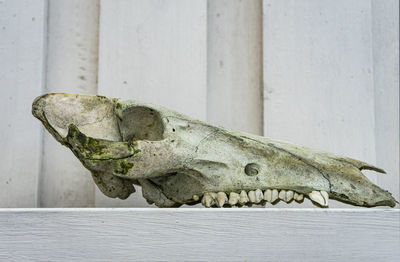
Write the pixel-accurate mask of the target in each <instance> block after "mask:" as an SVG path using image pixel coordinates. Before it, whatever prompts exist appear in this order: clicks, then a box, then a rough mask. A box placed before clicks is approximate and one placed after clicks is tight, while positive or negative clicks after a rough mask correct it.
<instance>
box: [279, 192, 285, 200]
mask: <svg viewBox="0 0 400 262" xmlns="http://www.w3.org/2000/svg"><path fill="white" fill-rule="evenodd" d="M278 196H279V199H282V200H283V201H285V202H286V190H281V191H280V192H279V195H278Z"/></svg>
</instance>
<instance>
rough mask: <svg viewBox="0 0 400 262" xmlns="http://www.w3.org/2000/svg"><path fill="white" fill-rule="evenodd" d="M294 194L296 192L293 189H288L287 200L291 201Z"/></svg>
mask: <svg viewBox="0 0 400 262" xmlns="http://www.w3.org/2000/svg"><path fill="white" fill-rule="evenodd" d="M293 194H294V192H293V191H292V190H288V191H286V202H289V201H290V200H292V199H293Z"/></svg>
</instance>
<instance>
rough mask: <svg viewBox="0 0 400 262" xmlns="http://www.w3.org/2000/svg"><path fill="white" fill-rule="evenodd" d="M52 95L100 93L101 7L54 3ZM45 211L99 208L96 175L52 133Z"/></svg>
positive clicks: (94, 0)
mask: <svg viewBox="0 0 400 262" xmlns="http://www.w3.org/2000/svg"><path fill="white" fill-rule="evenodd" d="M48 13H49V21H48V37H47V38H48V48H47V78H46V93H55V92H61V93H77V94H96V93H97V62H98V22H99V1H98V0H90V1H80V0H73V1H50V2H49V12H48ZM39 193H40V194H39V204H40V206H41V207H88V206H94V182H93V180H92V177H91V175H90V172H89V171H88V170H86V169H85V168H84V167H83V166H82V164H81V163H80V162H79V160H78V159H77V158H76V157H75V156H74V155H73V154H72V152H71V151H70V150H69V149H68V148H67V147H63V146H61V145H60V144H59V143H58V142H57V141H56V140H55V139H54V138H53V137H52V136H51V135H50V134H49V133H48V132H47V131H46V132H45V134H44V139H43V162H42V170H41V174H40V184H39Z"/></svg>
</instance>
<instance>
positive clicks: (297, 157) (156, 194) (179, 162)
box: [32, 94, 397, 207]
mask: <svg viewBox="0 0 400 262" xmlns="http://www.w3.org/2000/svg"><path fill="white" fill-rule="evenodd" d="M32 112H33V115H34V116H35V117H37V118H38V119H39V120H40V121H42V123H43V125H44V126H45V127H46V129H47V130H48V131H49V132H50V133H51V134H52V135H53V136H54V137H55V139H57V141H59V142H60V143H61V144H63V145H65V146H67V147H69V148H70V149H71V150H72V152H73V153H74V154H75V156H76V157H78V158H79V160H80V161H81V162H82V164H83V165H84V166H85V167H86V168H87V169H89V170H90V171H91V173H92V176H93V179H94V181H95V183H96V184H97V186H98V187H99V188H100V190H101V191H102V192H103V193H104V194H105V195H107V196H109V197H113V198H115V197H118V198H120V199H125V198H127V197H128V196H129V195H130V194H131V193H133V192H135V189H134V186H133V184H136V185H140V186H142V191H143V196H144V197H145V198H146V199H147V201H148V202H149V203H155V204H156V205H157V206H159V207H174V206H180V205H182V204H189V205H190V204H196V203H199V202H201V203H202V204H203V205H205V206H206V207H211V206H218V207H222V206H224V205H230V206H233V205H239V206H241V205H245V204H251V203H256V204H257V203H265V202H271V203H274V202H277V201H279V199H280V200H283V201H285V202H289V201H292V200H293V199H294V200H296V201H299V202H300V201H302V200H303V196H306V197H309V198H310V199H311V200H312V201H313V202H314V203H317V204H318V205H320V206H323V207H325V206H328V199H329V198H333V199H337V200H340V201H342V202H346V203H349V204H353V205H358V206H365V207H372V206H391V207H394V206H395V204H396V202H397V201H396V200H395V199H394V198H393V197H392V196H391V194H390V193H389V192H387V191H385V190H383V189H381V188H379V187H378V186H376V185H374V184H373V183H371V182H370V181H369V180H368V179H367V178H366V177H365V176H364V175H363V174H362V173H361V170H363V169H371V170H374V171H377V172H381V173H384V171H383V170H382V169H379V168H377V167H374V166H372V165H369V164H367V163H363V162H361V161H358V160H354V159H350V158H345V157H340V156H336V155H333V154H329V153H325V152H320V151H316V150H313V149H309V148H306V147H303V146H297V145H293V144H290V143H286V142H282V141H276V140H272V139H269V138H265V137H260V136H255V135H251V134H246V133H242V132H236V131H232V130H228V129H224V128H222V127H216V126H213V125H210V124H207V123H205V122H202V121H198V120H195V119H192V118H190V117H187V116H185V115H182V114H180V113H177V112H174V111H172V110H169V109H166V108H164V107H161V106H157V105H152V104H147V103H140V102H136V101H131V100H120V99H113V98H108V97H104V96H95V95H73V94H46V95H43V96H41V97H38V98H36V100H35V101H34V102H33V106H32Z"/></svg>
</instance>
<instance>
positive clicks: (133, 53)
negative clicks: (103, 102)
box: [0, 0, 399, 207]
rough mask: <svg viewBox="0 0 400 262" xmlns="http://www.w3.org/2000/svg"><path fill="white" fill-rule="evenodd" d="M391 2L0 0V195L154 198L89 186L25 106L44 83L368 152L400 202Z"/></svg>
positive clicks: (1, 199) (19, 201) (15, 200)
mask: <svg viewBox="0 0 400 262" xmlns="http://www.w3.org/2000/svg"><path fill="white" fill-rule="evenodd" d="M398 7H399V2H398V1H397V0H384V1H378V0H371V1H369V0H353V1H345V0H341V1H327V0H322V1H321V0H301V1H294V0H293V1H289V0H284V1H279V0H265V1H263V2H261V1H260V0H254V1H239V0H233V1H223V0H217V1H206V0H195V1H185V0H168V1H162V0H150V1H148V0H133V1H123V0H120V1H111V0H90V1H79V0H71V1H66V0H62V1H46V0H38V1H32V0H31V1H28V0H17V1H4V0H2V1H0V68H1V70H0V84H1V90H0V92H1V101H2V103H1V110H0V114H1V116H2V117H1V119H2V121H1V123H0V125H1V129H0V130H1V131H0V135H1V136H0V145H1V147H2V149H3V151H2V152H3V153H2V158H1V160H0V161H1V165H0V185H1V189H2V190H0V206H1V207H94V206H97V207H111V206H114V207H117V206H125V207H126V206H130V207H145V206H148V205H147V203H146V202H145V201H144V200H143V198H142V197H141V193H140V189H139V190H138V192H137V193H135V194H134V195H132V196H131V197H130V198H129V199H128V200H125V201H122V200H115V199H108V198H106V197H104V196H102V195H101V193H99V191H98V190H97V189H95V187H94V185H93V182H92V181H91V178H90V175H89V173H88V171H86V170H85V169H84V168H83V167H82V166H81V164H80V163H79V161H77V160H76V159H75V157H74V156H73V155H72V154H71V153H70V152H69V151H68V149H66V148H63V147H61V146H60V145H59V144H57V143H56V142H55V141H54V139H53V138H52V137H50V136H49V135H48V134H47V132H44V131H43V128H42V127H41V126H40V124H39V121H37V120H36V119H34V118H33V117H32V116H31V114H30V106H31V102H32V101H33V99H34V97H36V96H39V95H41V94H43V93H45V92H71V93H92V94H96V93H99V94H103V95H108V96H115V97H124V98H132V99H137V100H143V101H147V102H153V103H157V104H162V105H165V106H167V107H170V108H173V109H176V110H178V111H181V112H184V113H186V114H189V115H192V116H194V117H197V118H199V119H202V120H208V121H210V122H212V123H215V124H218V125H224V126H227V127H230V128H235V129H239V130H244V131H248V132H252V133H256V134H262V133H263V130H264V135H266V136H269V137H273V138H278V139H282V140H288V141H292V142H296V143H299V144H304V145H307V146H310V147H314V148H318V149H322V150H326V151H331V152H334V153H337V154H341V155H346V156H350V157H353V158H358V159H361V160H365V161H367V162H370V163H372V164H374V163H376V164H377V165H378V166H380V167H382V168H384V169H385V170H386V171H387V172H388V174H387V175H376V174H374V173H367V175H368V176H369V177H370V178H371V179H372V180H373V181H374V182H376V183H377V184H378V185H380V186H382V187H383V188H385V189H388V190H389V191H391V192H392V193H393V194H394V196H395V198H396V199H399V74H398V72H399V41H398V39H399V27H398V21H399V12H398ZM307 205H308V204H307V203H305V204H304V205H301V206H299V205H297V204H294V205H289V206H288V205H286V204H280V205H277V206H276V207H292V206H294V207H307ZM331 206H333V207H338V206H344V205H342V204H340V203H332V204H331Z"/></svg>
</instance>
